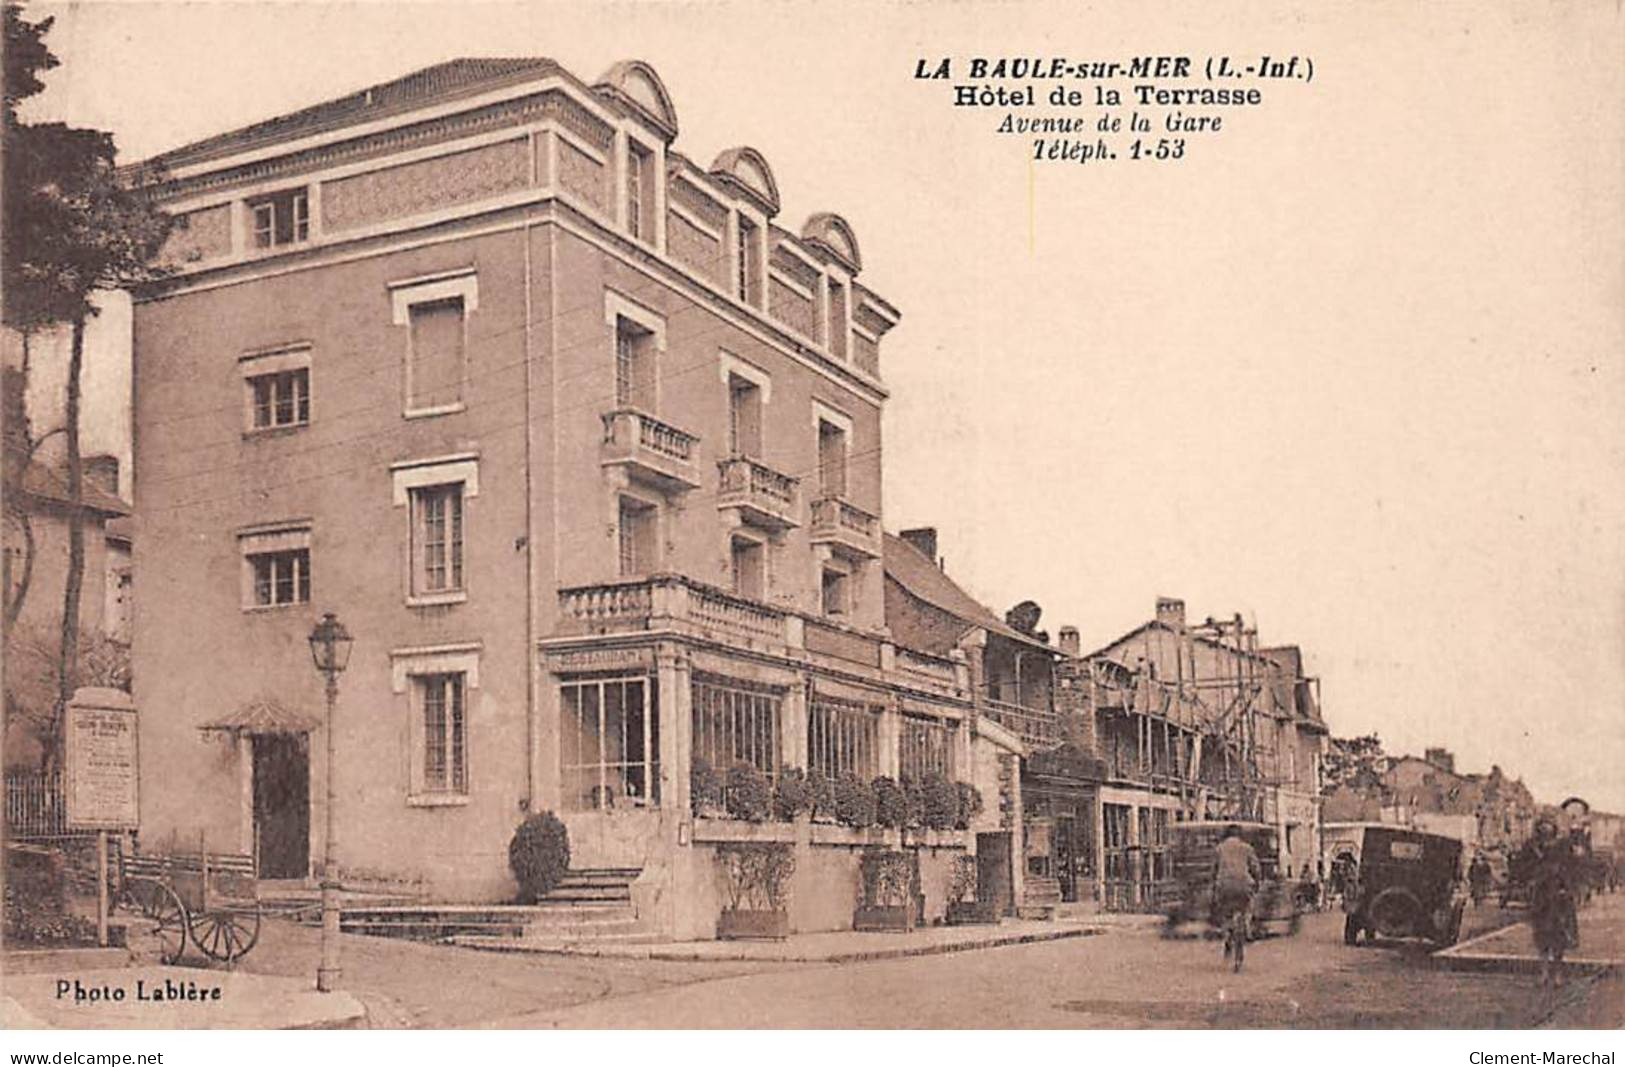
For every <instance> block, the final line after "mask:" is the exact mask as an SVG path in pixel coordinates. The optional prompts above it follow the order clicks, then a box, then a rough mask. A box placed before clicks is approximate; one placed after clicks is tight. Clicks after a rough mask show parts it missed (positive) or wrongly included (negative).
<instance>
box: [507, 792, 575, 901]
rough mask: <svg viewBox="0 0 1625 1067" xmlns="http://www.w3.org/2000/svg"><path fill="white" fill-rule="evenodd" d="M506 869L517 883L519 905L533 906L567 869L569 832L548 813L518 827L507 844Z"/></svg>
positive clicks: (568, 864) (528, 820) (533, 817)
mask: <svg viewBox="0 0 1625 1067" xmlns="http://www.w3.org/2000/svg"><path fill="white" fill-rule="evenodd" d="M508 869H509V870H511V871H513V877H514V880H515V881H517V882H518V883H519V903H521V904H534V903H536V902H537V901H538V900H541V899H542V898H543V897H545V896H547V894H548V893H550V892H552V890H553V888H554V887H555V886H557V885H558V884H559V882H560V881H562V880H563V878H564V875H565V873H566V872H567V871H569V869H570V831H569V830H567V829H565V826H564V823H563V822H561V821H560V820H559V817H558V816H557V815H554V814H553V813H552V812H551V811H544V812H540V813H538V814H536V815H532V816H531V817H530V818H528V819H526V820H525V821H524V822H522V823H520V824H519V828H518V829H517V830H515V831H514V832H513V840H511V841H509V842H508Z"/></svg>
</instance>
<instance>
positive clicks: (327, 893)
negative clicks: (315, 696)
mask: <svg viewBox="0 0 1625 1067" xmlns="http://www.w3.org/2000/svg"><path fill="white" fill-rule="evenodd" d="M353 641H354V638H352V637H351V636H350V631H348V630H346V629H345V628H344V624H343V623H341V622H339V619H338V616H337V615H334V614H333V613H332V612H331V611H329V612H327V613H326V614H325V615H323V616H322V621H321V622H318V623H317V624H316V626H315V628H314V629H312V630H311V631H310V658H311V659H312V660H314V661H315V663H316V669H317V670H318V671H320V672H321V673H322V674H323V675H324V676H325V677H326V678H327V833H326V835H325V840H324V841H323V844H322V962H321V965H320V966H318V967H317V968H316V988H317V989H318V990H320V991H321V992H323V993H331V992H332V991H333V987H334V985H335V984H336V983H337V982H338V979H339V897H338V891H339V881H338V873H337V870H336V868H335V867H334V854H335V851H336V850H335V849H334V847H333V842H334V830H333V827H334V825H335V823H336V820H335V819H334V817H333V811H334V809H335V808H336V807H337V804H336V799H337V797H338V790H337V789H335V788H334V780H335V779H336V777H337V765H336V763H335V761H334V758H333V753H334V750H335V749H336V748H337V746H336V745H335V744H334V737H333V735H334V732H335V731H334V729H333V706H334V705H335V704H337V703H338V699H339V674H340V673H342V672H343V670H344V668H345V667H347V666H349V663H350V645H351V644H352V643H353Z"/></svg>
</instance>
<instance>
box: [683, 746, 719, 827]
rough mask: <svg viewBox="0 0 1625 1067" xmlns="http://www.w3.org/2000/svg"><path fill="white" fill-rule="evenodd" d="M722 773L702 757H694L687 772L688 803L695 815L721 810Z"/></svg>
mask: <svg viewBox="0 0 1625 1067" xmlns="http://www.w3.org/2000/svg"><path fill="white" fill-rule="evenodd" d="M722 792H723V781H722V775H721V774H718V773H717V770H716V768H715V767H713V766H711V764H710V763H708V762H706V761H705V760H704V759H701V758H700V757H698V756H696V757H694V764H693V767H692V768H691V769H690V770H689V772H688V805H689V808H690V809H691V810H692V811H693V812H694V814H695V815H716V814H718V813H720V812H721V811H722Z"/></svg>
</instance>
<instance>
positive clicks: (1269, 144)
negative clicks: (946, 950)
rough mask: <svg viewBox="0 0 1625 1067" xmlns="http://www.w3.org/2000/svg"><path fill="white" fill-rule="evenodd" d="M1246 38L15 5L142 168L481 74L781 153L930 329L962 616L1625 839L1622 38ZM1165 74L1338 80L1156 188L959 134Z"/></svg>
mask: <svg viewBox="0 0 1625 1067" xmlns="http://www.w3.org/2000/svg"><path fill="white" fill-rule="evenodd" d="M1219 7H1220V5H1214V6H1213V9H1211V10H1210V8H1209V5H1205V4H1198V3H1191V4H1183V3H1179V4H1175V3H1161V4H1141V3H1121V4H1110V5H1090V4H1077V3H1069V4H1046V3H1030V4H1022V3H1009V2H999V3H993V2H985V3H984V2H977V0H961V2H954V3H948V2H931V0H913V2H897V3H883V2H882V3H864V4H856V3H843V2H839V0H820V2H818V3H801V2H786V3H777V4H771V5H765V4H743V3H707V2H690V3H663V4H654V3H632V2H614V3H608V4H597V5H587V4H585V3H560V4H539V3H533V4H504V3H481V4H470V3H449V2H442V3H401V4H388V5H386V4H380V3H369V4H337V3H323V4H291V3H270V2H258V3H187V4H182V3H140V2H124V3H117V4H114V3H79V4H73V5H51V4H32V5H29V10H30V12H31V13H32V15H33V17H38V16H41V15H46V14H51V15H55V16H56V18H57V22H56V25H55V28H54V29H53V30H52V32H51V35H50V37H49V42H50V44H51V47H52V48H53V49H54V50H55V51H56V53H57V55H58V56H59V57H61V58H62V60H63V67H62V68H61V69H59V70H57V71H55V72H53V73H52V74H50V75H49V76H48V77H47V84H48V90H47V92H46V93H45V94H44V95H43V96H42V97H41V98H39V99H38V100H37V101H36V102H35V103H34V104H33V105H32V106H31V109H30V112H29V114H30V116H31V117H35V118H47V117H49V118H63V119H67V120H69V121H72V122H75V123H79V124H85V125H92V126H97V127H101V128H104V129H108V130H111V131H112V132H113V133H114V134H115V136H116V137H117V140H118V144H119V146H120V150H121V159H122V160H134V159H138V158H141V157H144V156H147V155H151V154H153V153H155V152H158V151H162V150H164V149H166V148H171V147H174V146H176V145H179V144H182V143H185V142H187V141H189V140H193V139H197V138H200V137H203V136H206V135H208V134H211V133H214V132H218V131H220V130H223V129H226V128H230V127H232V126H236V125H240V124H243V123H247V122H251V121H254V120H257V119H261V118H265V117H269V116H271V115H274V114H279V113H282V112H285V111H288V110H292V109H294V108H297V107H301V106H304V105H307V104H310V103H314V102H317V101H319V100H323V99H327V98H330V97H333V96H337V95H341V94H344V93H347V92H350V91H353V90H355V89H358V88H361V87H363V86H366V85H368V84H373V83H377V82H382V81H386V80H389V79H391V78H394V77H397V76H399V75H401V74H404V73H406V72H408V71H410V70H413V69H416V68H418V67H421V66H425V65H428V64H431V63H435V62H439V61H442V60H445V59H449V58H452V57H456V56H479V55H547V56H551V57H553V58H555V59H557V60H559V61H561V62H562V63H563V64H564V65H565V66H567V67H568V68H570V69H571V70H573V71H575V72H576V73H577V74H579V75H581V76H582V77H584V78H587V79H589V80H593V79H596V77H597V76H598V75H599V74H600V73H602V72H603V71H604V70H606V69H607V68H608V67H609V66H610V65H611V64H612V63H614V62H615V61H617V60H620V59H623V58H641V59H644V60H646V61H648V62H649V63H651V64H652V65H653V67H654V68H655V70H656V71H657V72H658V73H659V74H660V76H661V78H662V79H663V81H664V82H665V84H666V86H667V88H668V89H669V91H670V93H671V95H672V98H673V101H674V103H675V106H676V109H677V113H678V117H679V123H680V127H681V132H680V135H679V137H678V140H677V142H676V146H675V147H677V148H678V149H679V150H680V151H683V152H684V153H685V154H687V155H689V156H690V157H691V158H693V159H695V160H697V161H699V162H701V163H702V164H703V163H707V162H709V161H710V159H711V158H712V157H713V156H714V155H715V154H716V153H717V152H719V151H720V150H722V149H724V148H728V147H731V146H734V145H738V144H749V145H752V146H754V147H756V148H757V149H759V150H760V151H761V152H762V153H763V154H764V155H765V156H766V158H767V160H768V161H769V163H770V165H771V166H772V167H773V169H774V172H775V175H776V177H777V180H778V184H779V188H780V192H781V195H782V198H783V201H784V210H783V212H782V214H781V215H780V217H779V220H778V221H779V222H780V224H781V225H788V226H789V227H791V228H799V227H800V224H801V222H802V220H803V219H805V218H806V217H807V215H809V214H811V213H813V212H816V211H826V210H828V211H835V212H838V213H840V214H841V215H842V216H844V217H845V218H846V219H847V220H848V221H849V222H850V223H851V224H852V226H853V228H854V230H855V232H856V234H857V238H858V241H859V243H860V246H861V249H862V254H863V259H864V271H863V273H862V275H861V280H862V281H863V282H864V284H866V285H868V286H870V287H871V288H873V289H874V290H876V291H877V292H879V293H881V294H882V295H883V296H885V297H886V298H887V299H888V300H890V301H891V302H892V303H893V304H894V305H896V306H897V307H898V308H899V309H901V311H902V313H903V322H902V325H901V326H899V327H898V328H897V329H896V330H894V331H893V333H892V334H891V335H890V336H888V337H887V339H886V341H885V343H884V345H883V347H882V373H883V375H884V377H885V380H886V382H887V384H888V387H889V388H890V389H891V391H892V396H891V399H890V401H889V402H888V405H887V409H886V415H885V422H884V434H885V443H886V454H885V464H886V466H885V509H884V518H885V522H886V525H887V526H888V527H889V528H891V529H893V530H897V529H902V528H906V527H910V526H921V525H933V526H936V527H937V528H938V529H939V531H940V545H941V551H942V554H943V556H944V558H945V560H946V566H947V570H948V572H949V574H950V575H952V576H953V577H954V578H956V579H957V580H959V581H960V582H961V583H962V584H964V585H966V586H967V587H968V588H969V589H970V590H971V591H972V592H973V593H975V594H977V595H978V596H979V597H981V598H982V599H983V600H984V601H986V602H987V603H989V604H990V605H992V606H993V607H995V608H997V609H999V610H1001V611H1002V610H1003V609H1005V608H1007V607H1009V606H1010V605H1012V604H1014V603H1016V602H1018V601H1020V600H1024V599H1028V598H1031V599H1034V600H1036V601H1038V602H1039V603H1040V604H1041V605H1042V606H1043V608H1044V616H1043V620H1042V623H1041V625H1042V626H1043V627H1044V628H1046V629H1048V630H1050V632H1052V633H1053V632H1054V631H1055V630H1056V629H1057V628H1059V627H1060V626H1062V625H1066V624H1071V625H1074V626H1077V627H1078V628H1079V630H1080V631H1081V632H1082V637H1083V642H1084V645H1085V647H1086V648H1094V647H1099V646H1101V645H1104V644H1106V643H1107V642H1109V641H1110V640H1112V639H1113V638H1115V637H1116V636H1117V635H1119V634H1121V633H1123V632H1125V631H1127V630H1129V629H1131V628H1133V627H1134V626H1136V625H1138V624H1139V623H1140V622H1142V621H1144V620H1145V619H1146V618H1148V617H1149V616H1150V615H1151V613H1152V609H1153V606H1154V601H1155V598H1156V597H1157V596H1159V595H1170V596H1178V597H1182V598H1184V599H1185V601H1186V602H1187V605H1188V611H1189V613H1190V614H1191V615H1192V616H1194V617H1196V618H1198V619H1200V618H1202V617H1204V616H1207V615H1215V616H1221V617H1228V616H1230V615H1232V614H1234V613H1236V612H1241V613H1242V614H1243V615H1244V616H1245V617H1246V618H1247V619H1248V620H1249V621H1250V622H1253V623H1255V624H1256V625H1257V627H1258V629H1259V633H1260V638H1261V640H1262V641H1263V642H1264V643H1266V644H1286V643H1293V644H1297V645H1299V646H1301V647H1302V648H1303V650H1304V652H1305V656H1306V660H1307V664H1308V669H1309V671H1310V673H1312V674H1315V675H1318V676H1319V677H1320V678H1321V685H1322V698H1323V703H1324V709H1325V713H1326V715H1327V718H1328V720H1329V722H1330V723H1331V725H1332V728H1333V732H1334V733H1336V734H1338V735H1340V736H1347V735H1353V734H1361V733H1367V732H1371V731H1376V732H1378V733H1379V734H1380V735H1381V736H1382V738H1383V740H1384V742H1385V745H1386V747H1387V749H1388V751H1390V752H1393V753H1407V752H1409V753H1419V752H1420V751H1421V750H1422V749H1423V748H1424V747H1425V746H1431V745H1442V746H1444V747H1446V748H1449V749H1452V750H1453V751H1454V752H1455V754H1456V760H1457V767H1458V769H1463V770H1467V771H1487V770H1488V769H1489V767H1490V766H1491V765H1492V764H1499V765H1501V766H1502V767H1503V769H1504V770H1506V771H1507V772H1508V773H1509V774H1512V775H1514V776H1518V775H1521V776H1523V777H1524V778H1525V780H1526V781H1527V782H1528V784H1529V785H1530V786H1531V788H1532V789H1533V790H1534V791H1535V793H1536V795H1537V797H1539V798H1541V799H1543V800H1547V801H1555V800H1560V799H1562V798H1563V797H1564V796H1567V795H1569V794H1572V793H1578V794H1580V795H1584V796H1587V797H1588V798H1590V799H1591V800H1592V801H1593V803H1595V804H1597V805H1598V806H1600V807H1604V808H1608V809H1611V810H1615V811H1622V810H1625V775H1622V774H1621V773H1620V771H1619V768H1621V767H1625V358H1622V353H1625V255H1622V250H1625V214H1622V206H1621V205H1622V204H1625V122H1622V121H1621V109H1620V101H1621V100H1622V99H1625V64H1621V63H1620V62H1619V56H1620V55H1621V52H1622V47H1625V16H1622V15H1621V14H1620V8H1619V6H1618V5H1610V4H1596V3H1591V4H1586V3H1551V4H1543V5H1538V6H1537V5H1514V4H1510V3H1509V4H1492V3H1480V4H1466V3H1441V4H1434V5H1425V6H1424V5H1413V4H1410V3H1384V2H1376V3H1366V4H1361V5H1324V4H1305V5H1302V6H1298V5H1293V4H1288V3H1240V4H1233V5H1222V10H1219ZM1141 54H1144V55H1160V54H1169V55H1181V54H1189V55H1193V56H1197V57H1205V56H1208V55H1220V54H1233V55H1237V56H1249V57H1250V56H1255V55H1262V54H1269V55H1272V56H1290V55H1299V56H1303V57H1308V58H1310V59H1313V61H1314V77H1313V79H1312V80H1311V81H1309V82H1307V83H1305V82H1302V81H1297V82H1291V83H1286V84H1280V85H1276V84H1269V85H1266V86H1265V92H1266V95H1267V99H1266V102H1265V104H1264V105H1262V106H1260V107H1259V108H1257V109H1248V110H1245V111H1241V110H1238V111H1235V112H1234V113H1231V112H1227V113H1226V114H1225V118H1224V121H1225V123H1226V127H1225V128H1224V129H1222V130H1221V131H1220V132H1219V133H1209V134H1193V135H1189V136H1188V137H1187V148H1188V152H1187V155H1186V157H1185V158H1183V159H1181V160H1179V161H1170V162H1166V163H1157V162H1151V163H1149V165H1148V164H1147V163H1146V162H1136V163H1132V164H1131V163H1128V162H1125V161H1122V160H1119V161H1115V162H1111V163H1105V162H1098V161H1097V162H1093V163H1089V164H1082V165H1079V164H1075V163H1034V162H1032V161H1031V160H1030V159H1029V158H1028V157H1029V155H1030V152H1029V150H1028V146H1027V144H1026V142H1024V141H1023V140H1022V139H1020V138H1019V137H1014V136H1010V135H999V134H997V133H995V132H994V130H995V127H996V126H997V125H998V123H999V121H1000V120H1001V119H1002V118H1003V116H1004V114H1005V111H1004V110H1003V109H998V108H955V107H953V106H951V86H952V85H954V84H962V83H966V82H968V78H966V77H964V76H963V73H964V65H965V64H966V62H967V61H968V60H969V59H970V58H971V57H974V56H990V57H993V56H1001V55H1008V56H1029V55H1031V56H1046V57H1047V56H1063V57H1067V58H1069V59H1116V58H1118V57H1120V56H1125V55H1141ZM942 57H953V58H954V60H955V62H956V64H958V65H959V71H958V72H956V73H958V74H960V76H958V77H956V78H955V79H954V80H952V81H949V82H931V81H922V80H919V79H916V78H914V77H913V74H914V71H915V66H916V63H917V61H918V60H920V59H929V60H931V61H932V63H934V62H935V61H936V60H938V59H940V58H942ZM1084 84H1092V83H1084ZM1197 84H1201V83H1200V82H1198V83H1197ZM1042 88H1043V90H1044V91H1047V90H1048V88H1049V86H1047V85H1045V86H1043V87H1042ZM1082 110H1083V111H1084V112H1085V113H1088V114H1091V115H1096V114H1098V111H1095V110H1091V109H1087V108H1085V109H1082ZM1194 110H1195V111H1196V112H1199V113H1209V111H1207V110H1204V109H1200V108H1198V109H1194ZM1040 112H1041V113H1044V114H1054V113H1057V112H1055V111H1053V110H1048V109H1040Z"/></svg>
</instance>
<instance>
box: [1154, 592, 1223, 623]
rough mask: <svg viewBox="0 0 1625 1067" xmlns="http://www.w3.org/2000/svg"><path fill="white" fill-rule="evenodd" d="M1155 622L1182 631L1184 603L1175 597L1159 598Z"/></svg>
mask: <svg viewBox="0 0 1625 1067" xmlns="http://www.w3.org/2000/svg"><path fill="white" fill-rule="evenodd" d="M1157 621H1158V622H1164V623H1167V624H1168V625H1169V626H1172V627H1174V628H1175V629H1176V630H1183V629H1184V628H1185V602H1184V601H1183V600H1180V599H1178V598H1177V597H1171V596H1159V597H1158V598H1157ZM1210 621H1211V620H1210Z"/></svg>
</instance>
